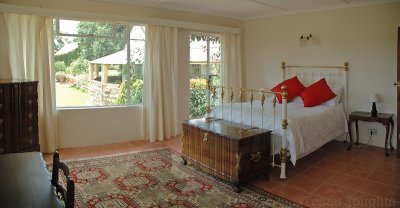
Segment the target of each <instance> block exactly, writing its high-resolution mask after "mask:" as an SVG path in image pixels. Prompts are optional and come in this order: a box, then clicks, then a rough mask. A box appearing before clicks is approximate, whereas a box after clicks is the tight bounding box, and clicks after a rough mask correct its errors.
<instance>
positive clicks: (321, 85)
mask: <svg viewBox="0 0 400 208" xmlns="http://www.w3.org/2000/svg"><path fill="white" fill-rule="evenodd" d="M300 97H301V99H303V103H304V107H313V106H316V105H319V104H321V103H323V102H325V101H327V100H330V99H332V98H334V97H336V95H335V93H333V92H332V90H331V88H330V87H329V86H328V84H327V83H326V80H325V78H323V79H320V80H319V81H317V82H315V83H313V84H312V85H310V86H308V87H307V88H306V89H305V90H304V91H303V92H302V93H301V94H300Z"/></svg>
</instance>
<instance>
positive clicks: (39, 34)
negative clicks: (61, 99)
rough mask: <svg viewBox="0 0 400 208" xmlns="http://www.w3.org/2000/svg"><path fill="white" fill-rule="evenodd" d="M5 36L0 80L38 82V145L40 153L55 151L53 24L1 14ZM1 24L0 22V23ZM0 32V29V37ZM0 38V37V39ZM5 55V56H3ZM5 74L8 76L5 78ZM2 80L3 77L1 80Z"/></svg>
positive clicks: (50, 21) (32, 17)
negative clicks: (3, 69)
mask: <svg viewBox="0 0 400 208" xmlns="http://www.w3.org/2000/svg"><path fill="white" fill-rule="evenodd" d="M1 16H2V17H1V18H2V19H0V24H4V26H5V31H6V32H5V33H6V35H4V36H8V37H6V38H5V39H2V40H4V42H5V43H6V44H5V45H7V44H8V49H7V47H3V46H2V48H1V51H2V52H1V56H2V57H1V58H0V59H1V60H3V59H4V60H8V61H9V63H10V68H9V72H7V73H5V74H3V73H2V74H0V75H1V77H0V78H15V79H28V80H37V81H39V86H38V105H39V106H38V110H39V115H38V116H39V142H40V148H41V151H42V152H54V151H55V150H56V148H57V128H58V127H57V112H56V104H55V83H54V73H55V72H54V70H53V65H54V64H53V63H54V53H53V24H52V18H51V17H41V16H33V15H20V14H8V13H2V14H1ZM1 20H2V21H1ZM2 32H3V31H2V30H1V29H0V35H2V34H1V33H2ZM2 36H3V35H2ZM3 51H5V53H3ZM7 74H9V75H11V76H10V77H7ZM3 76H4V77H3Z"/></svg>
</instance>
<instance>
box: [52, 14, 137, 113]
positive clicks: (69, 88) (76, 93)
mask: <svg viewBox="0 0 400 208" xmlns="http://www.w3.org/2000/svg"><path fill="white" fill-rule="evenodd" d="M55 22H56V25H57V24H58V25H59V27H56V32H55V34H56V36H55V38H54V43H55V49H56V53H55V61H56V62H55V69H56V97H57V107H71V106H104V105H130V104H137V103H141V102H142V93H143V90H142V89H143V76H142V66H143V63H144V43H145V37H144V34H145V33H144V27H143V26H132V25H117V24H112V23H98V22H87V21H65V20H64V21H63V20H60V21H59V22H58V20H55ZM65 34H68V35H65ZM74 34H76V35H74ZM128 37H129V39H128Z"/></svg>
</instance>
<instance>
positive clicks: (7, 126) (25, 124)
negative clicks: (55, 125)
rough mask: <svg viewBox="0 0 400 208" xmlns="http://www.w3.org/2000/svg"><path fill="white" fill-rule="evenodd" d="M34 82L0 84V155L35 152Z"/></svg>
mask: <svg viewBox="0 0 400 208" xmlns="http://www.w3.org/2000/svg"><path fill="white" fill-rule="evenodd" d="M37 86H38V82H37V81H26V80H17V79H6V80H4V79H2V80H0V154H3V153H13V152H27V151H39V150H40V146H39V134H38V92H37Z"/></svg>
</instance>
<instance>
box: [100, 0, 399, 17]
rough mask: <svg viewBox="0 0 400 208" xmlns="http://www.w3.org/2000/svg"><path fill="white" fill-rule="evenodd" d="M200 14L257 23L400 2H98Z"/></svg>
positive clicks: (231, 0)
mask: <svg viewBox="0 0 400 208" xmlns="http://www.w3.org/2000/svg"><path fill="white" fill-rule="evenodd" d="M94 1H101V2H112V3H120V4H128V5H137V6H145V7H153V8H161V9H170V10H178V11H186V12H194V13H200V14H207V15H214V16H222V17H230V18H235V19H241V20H246V19H255V18H260V17H267V16H277V15H285V14H291V13H300V12H310V11H321V10H329V9H338V8H347V7H356V6H363V5H371V4H381V3H387V2H395V1H400V0H94Z"/></svg>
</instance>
